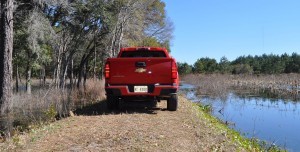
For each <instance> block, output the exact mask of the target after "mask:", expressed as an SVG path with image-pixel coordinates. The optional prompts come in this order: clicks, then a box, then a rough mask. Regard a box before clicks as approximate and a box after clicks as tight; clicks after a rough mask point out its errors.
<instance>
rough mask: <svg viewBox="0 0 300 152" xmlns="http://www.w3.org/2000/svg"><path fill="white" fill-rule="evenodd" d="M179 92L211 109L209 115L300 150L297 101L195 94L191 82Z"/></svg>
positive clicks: (259, 137)
mask: <svg viewBox="0 0 300 152" xmlns="http://www.w3.org/2000/svg"><path fill="white" fill-rule="evenodd" d="M181 91H182V92H184V93H185V94H186V96H187V97H188V98H189V99H190V100H192V101H194V102H201V103H202V104H204V105H210V106H212V108H213V112H212V114H213V115H214V116H216V117H218V118H219V119H221V120H222V121H224V122H226V121H227V122H229V124H231V125H230V127H232V128H234V129H235V130H237V131H239V132H240V133H241V134H244V135H245V136H246V137H249V138H251V137H255V138H258V139H260V140H264V141H267V142H269V143H273V144H276V145H278V146H280V147H283V148H285V149H287V150H288V151H291V152H296V151H300V102H294V101H286V100H281V99H268V98H262V97H257V96H256V97H253V96H252V97H251V96H247V97H241V96H238V95H236V94H235V93H234V92H231V93H229V94H228V96H227V98H226V99H222V100H221V99H216V98H210V97H197V96H196V92H195V88H194V86H193V85H189V84H183V85H182V86H181Z"/></svg>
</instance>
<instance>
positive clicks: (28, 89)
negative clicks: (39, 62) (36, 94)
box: [26, 61, 31, 94]
mask: <svg viewBox="0 0 300 152" xmlns="http://www.w3.org/2000/svg"><path fill="white" fill-rule="evenodd" d="M29 62H30V61H28V64H27V68H26V92H27V94H31V65H30V63H29Z"/></svg>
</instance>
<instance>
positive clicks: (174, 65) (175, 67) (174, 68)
mask: <svg viewBox="0 0 300 152" xmlns="http://www.w3.org/2000/svg"><path fill="white" fill-rule="evenodd" d="M177 78H178V72H177V66H176V62H174V61H173V62H172V79H177Z"/></svg>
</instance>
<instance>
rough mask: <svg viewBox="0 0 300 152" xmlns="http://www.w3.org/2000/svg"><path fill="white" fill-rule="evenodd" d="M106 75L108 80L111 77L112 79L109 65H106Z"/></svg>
mask: <svg viewBox="0 0 300 152" xmlns="http://www.w3.org/2000/svg"><path fill="white" fill-rule="evenodd" d="M104 75H105V78H106V79H109V77H110V69H109V63H106V64H105V69H104Z"/></svg>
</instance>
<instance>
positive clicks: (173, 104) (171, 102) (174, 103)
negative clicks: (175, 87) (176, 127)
mask: <svg viewBox="0 0 300 152" xmlns="http://www.w3.org/2000/svg"><path fill="white" fill-rule="evenodd" d="M177 107H178V97H177V94H173V95H171V97H170V98H169V99H168V100H167V109H168V110H169V111H176V110H177Z"/></svg>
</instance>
